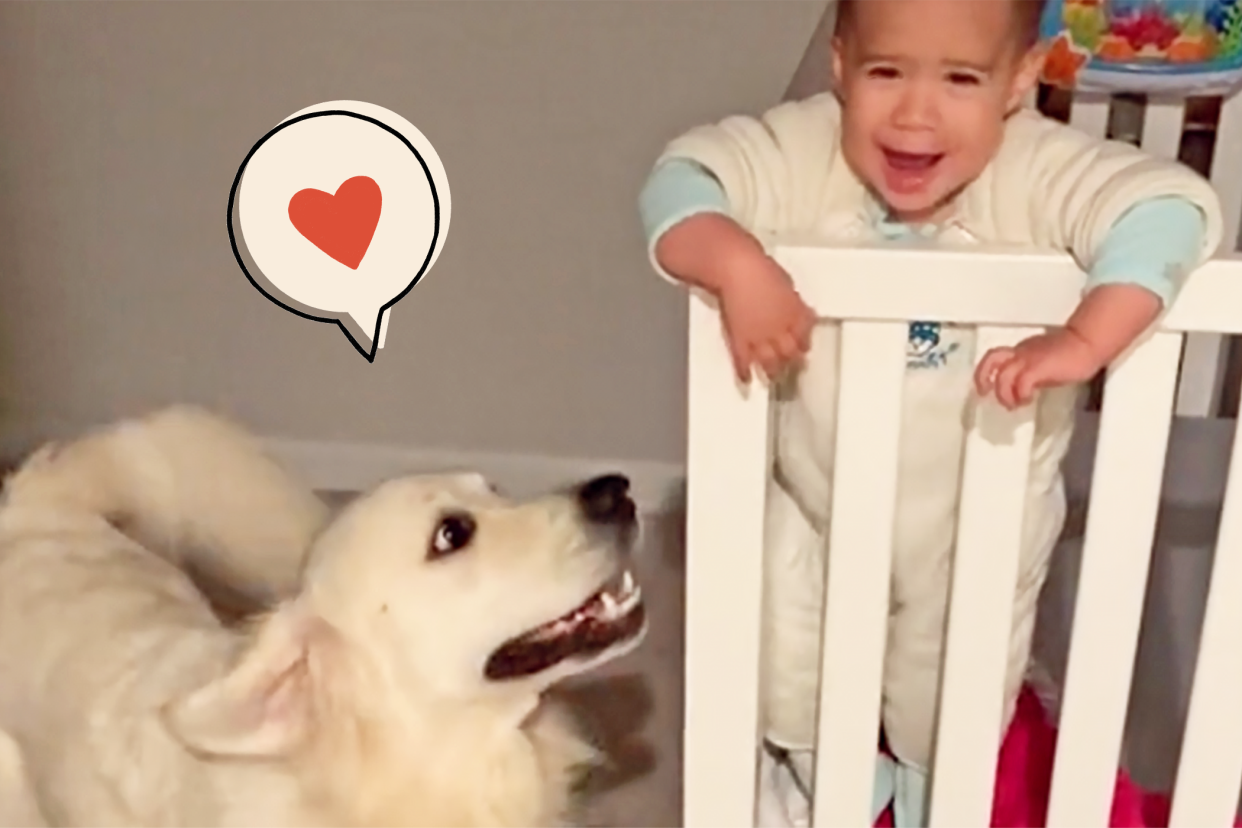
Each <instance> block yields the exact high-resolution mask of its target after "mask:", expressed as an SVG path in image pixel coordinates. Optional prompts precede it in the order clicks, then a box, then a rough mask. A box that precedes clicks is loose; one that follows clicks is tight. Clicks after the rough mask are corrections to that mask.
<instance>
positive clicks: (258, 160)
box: [228, 101, 450, 362]
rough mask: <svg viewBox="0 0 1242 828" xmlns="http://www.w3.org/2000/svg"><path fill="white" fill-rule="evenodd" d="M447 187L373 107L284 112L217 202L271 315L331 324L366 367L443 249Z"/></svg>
mask: <svg viewBox="0 0 1242 828" xmlns="http://www.w3.org/2000/svg"><path fill="white" fill-rule="evenodd" d="M449 203H450V201H449V186H448V177H447V176H446V175H445V172H444V165H443V163H442V162H441V161H440V157H439V155H438V154H437V153H436V150H435V147H433V146H432V145H431V142H430V141H429V140H427V138H426V136H424V135H423V134H422V133H421V132H420V131H419V130H418V129H417V128H416V127H415V126H414V125H413V124H411V123H410V122H409V121H407V120H406V119H405V118H402V117H401V116H400V115H397V114H396V113H394V112H391V111H389V110H387V109H384V108H383V107H380V106H376V105H375V104H370V103H364V102H361V101H331V102H328V103H321V104H316V105H315V106H311V107H307V108H306V109H302V110H299V111H298V112H295V113H293V114H292V115H290V116H289V117H288V118H286V119H285V120H283V121H281V122H280V124H278V125H277V126H276V127H275V128H274V129H272V130H271V131H270V132H268V133H267V134H266V135H264V136H263V137H262V138H260V139H259V141H258V143H256V144H255V145H254V146H253V147H252V148H251V149H250V152H249V153H247V154H246V158H245V160H243V161H242V163H241V166H240V167H239V168H238V170H237V176H236V177H235V178H234V179H233V187H232V189H231V190H230V191H229V208H228V227H229V242H230V244H231V245H232V248H233V255H234V256H235V257H236V259H237V263H238V265H240V266H241V269H242V272H243V273H245V274H246V278H247V279H249V280H250V283H251V284H252V285H254V286H255V288H256V289H257V290H258V291H259V292H260V293H262V294H263V295H264V296H266V297H267V298H268V299H270V300H271V301H272V302H275V303H276V304H277V305H279V306H280V307H282V308H284V309H285V310H287V311H289V312H290V313H294V314H297V315H298V316H301V317H303V318H304V319H310V320H313V321H315V322H333V323H336V325H337V326H339V327H340V329H341V331H342V333H344V334H345V337H346V338H347V339H348V340H349V341H350V343H351V344H352V345H353V346H354V348H355V349H357V351H358V352H359V353H360V354H362V355H363V356H364V357H366V359H367V361H368V362H374V361H375V353H376V351H377V350H378V349H379V348H382V347H384V339H385V338H386V335H387V330H388V325H387V322H388V316H389V311H390V309H391V308H392V306H393V305H395V304H396V303H397V302H399V301H400V300H401V299H403V298H404V297H405V295H406V294H407V293H409V292H410V290H411V289H412V288H413V287H414V286H415V285H416V284H418V282H419V281H420V280H421V279H422V278H423V276H425V275H426V274H427V272H428V271H429V270H430V269H431V266H432V265H433V264H435V262H436V259H437V258H438V257H439V255H440V251H441V250H442V249H443V248H444V240H445V238H446V237H447V236H448V226H449V212H450V211H449Z"/></svg>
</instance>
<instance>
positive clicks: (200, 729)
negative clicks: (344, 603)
mask: <svg viewBox="0 0 1242 828" xmlns="http://www.w3.org/2000/svg"><path fill="white" fill-rule="evenodd" d="M318 627H319V624H318V623H317V622H316V621H315V619H312V618H308V617H307V616H306V615H304V614H303V612H302V611H301V610H300V609H299V608H298V607H296V606H295V605H293V604H288V605H285V606H282V607H281V608H280V609H278V610H277V611H276V612H275V613H273V614H271V615H269V616H268V617H267V618H266V619H264V620H263V621H262V622H261V625H260V626H259V628H258V630H257V634H256V635H255V637H254V638H253V639H252V640H251V642H250V644H249V645H248V646H247V647H246V648H245V649H244V650H243V651H242V654H241V656H240V658H239V659H238V660H237V661H236V662H235V663H234V665H233V666H232V668H230V670H229V671H228V672H227V673H225V674H224V675H223V676H221V677H220V678H217V679H214V680H212V681H211V682H209V683H208V684H206V685H204V686H203V687H200V688H199V689H197V690H194V691H192V692H190V693H189V694H187V695H185V696H182V697H181V698H179V699H176V700H174V701H173V702H171V703H170V704H169V705H168V706H167V707H165V708H164V710H163V711H162V712H163V716H164V721H165V723H166V725H167V726H168V728H169V730H170V731H172V733H173V735H174V736H176V738H177V739H179V740H180V741H181V742H182V743H183V744H185V746H186V747H187V748H189V749H190V750H192V751H194V752H197V753H201V754H206V755H213V756H221V757H248V758H269V759H270V758H276V757H279V756H286V755H288V754H289V753H291V752H292V751H294V750H296V749H297V748H298V747H299V746H300V745H301V744H302V742H303V740H304V739H305V738H306V736H307V734H308V732H309V729H310V725H311V721H312V717H313V710H314V693H315V688H314V686H313V683H314V673H313V671H312V670H311V669H310V666H309V662H310V657H311V654H312V653H311V650H312V647H313V646H314V645H315V644H316V632H317V630H318Z"/></svg>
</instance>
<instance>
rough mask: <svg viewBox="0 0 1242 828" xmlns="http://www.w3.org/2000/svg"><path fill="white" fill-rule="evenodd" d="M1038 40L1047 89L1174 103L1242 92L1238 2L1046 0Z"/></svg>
mask: <svg viewBox="0 0 1242 828" xmlns="http://www.w3.org/2000/svg"><path fill="white" fill-rule="evenodd" d="M1041 34H1042V35H1043V36H1044V38H1045V39H1046V40H1047V41H1048V42H1049V43H1050V49H1049V52H1048V59H1047V61H1046V63H1045V65H1044V71H1043V77H1042V79H1043V81H1044V83H1047V84H1049V85H1052V86H1057V87H1061V88H1068V89H1076V90H1081V91H1087V92H1100V93H1106V94H1112V93H1117V92H1123V93H1124V92H1130V93H1146V94H1153V95H1161V96H1176V97H1181V96H1192V95H1194V96H1198V95H1228V94H1230V93H1232V92H1233V91H1235V90H1236V89H1237V88H1238V87H1239V86H1242V0H1049V2H1048V4H1047V6H1046V7H1045V10H1044V17H1043V21H1042V25H1041Z"/></svg>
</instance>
